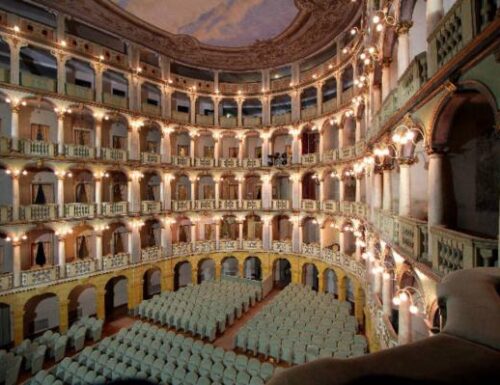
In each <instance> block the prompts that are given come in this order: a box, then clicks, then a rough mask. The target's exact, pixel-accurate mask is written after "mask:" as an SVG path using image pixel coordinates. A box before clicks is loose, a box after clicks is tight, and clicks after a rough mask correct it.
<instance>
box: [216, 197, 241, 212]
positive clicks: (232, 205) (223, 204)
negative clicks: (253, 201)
mask: <svg viewBox="0 0 500 385" xmlns="http://www.w3.org/2000/svg"><path fill="white" fill-rule="evenodd" d="M219 209H220V210H237V209H238V200H237V199H219Z"/></svg>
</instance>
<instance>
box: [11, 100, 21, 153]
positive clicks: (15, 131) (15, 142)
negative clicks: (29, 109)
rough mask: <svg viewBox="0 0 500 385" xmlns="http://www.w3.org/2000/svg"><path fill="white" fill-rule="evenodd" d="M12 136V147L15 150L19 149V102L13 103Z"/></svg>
mask: <svg viewBox="0 0 500 385" xmlns="http://www.w3.org/2000/svg"><path fill="white" fill-rule="evenodd" d="M10 110H11V123H10V127H11V137H12V149H13V150H14V151H19V110H20V106H19V104H11V108H10Z"/></svg>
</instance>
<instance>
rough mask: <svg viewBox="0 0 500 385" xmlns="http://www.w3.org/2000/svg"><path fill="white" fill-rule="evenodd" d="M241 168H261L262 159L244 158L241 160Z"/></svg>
mask: <svg viewBox="0 0 500 385" xmlns="http://www.w3.org/2000/svg"><path fill="white" fill-rule="evenodd" d="M241 166H242V167H243V168H255V167H261V166H262V159H260V158H259V159H250V158H245V159H243V161H242V163H241Z"/></svg>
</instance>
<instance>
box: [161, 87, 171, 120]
mask: <svg viewBox="0 0 500 385" xmlns="http://www.w3.org/2000/svg"><path fill="white" fill-rule="evenodd" d="M163 92H164V94H165V95H164V98H163V102H164V103H165V105H164V106H163V114H164V115H163V116H164V117H165V118H170V117H171V116H172V93H173V90H172V88H170V87H169V86H168V85H167V86H166V87H165V89H164V91H163Z"/></svg>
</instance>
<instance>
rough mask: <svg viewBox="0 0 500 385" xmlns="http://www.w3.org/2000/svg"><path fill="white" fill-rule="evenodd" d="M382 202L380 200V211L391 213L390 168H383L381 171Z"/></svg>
mask: <svg viewBox="0 0 500 385" xmlns="http://www.w3.org/2000/svg"><path fill="white" fill-rule="evenodd" d="M382 173H383V179H384V182H383V200H382V210H384V211H387V212H391V211H392V179H391V173H392V167H384V169H383V171H382Z"/></svg>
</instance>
